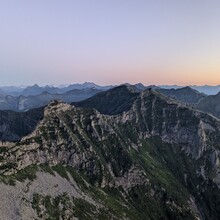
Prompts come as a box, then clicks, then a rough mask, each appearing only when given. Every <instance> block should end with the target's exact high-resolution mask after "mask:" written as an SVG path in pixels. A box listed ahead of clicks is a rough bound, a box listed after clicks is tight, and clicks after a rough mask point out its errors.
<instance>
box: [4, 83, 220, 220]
mask: <svg viewBox="0 0 220 220" xmlns="http://www.w3.org/2000/svg"><path fill="white" fill-rule="evenodd" d="M186 90H187V91H188V92H189V93H190V94H191V92H194V93H195V94H197V95H195V96H191V97H190V100H191V102H190V103H191V104H189V103H186V102H185V101H184V100H185V96H182V95H179V90H177V92H176V90H174V91H172V92H173V93H172V94H169V95H164V94H162V93H161V92H160V91H157V90H154V89H152V88H150V87H149V88H147V89H146V90H143V91H140V89H137V88H136V87H135V86H130V85H129V86H128V85H122V86H119V87H115V88H111V89H110V90H107V91H103V92H100V93H97V94H95V95H94V96H93V97H90V98H88V99H86V100H84V101H80V102H74V103H72V104H67V103H64V102H60V101H52V102H50V103H49V105H47V106H46V107H41V108H38V109H33V110H29V111H27V112H13V111H1V112H0V115H1V118H0V129H1V136H0V139H1V141H2V142H0V173H1V174H0V185H1V187H0V189H1V190H0V196H1V198H2V199H1V201H0V213H1V214H0V216H1V218H2V219H83V220H84V219H134V220H138V219H141V220H142V219H167V220H172V219H173V220H174V219H175V220H176V219H187V220H190V219H210V220H214V219H219V218H220V206H219V201H220V188H219V187H220V176H219V173H220V170H219V167H220V165H219V155H220V153H219V152H220V151H219V150H220V144H219V143H220V142H219V140H220V120H219V119H218V118H216V117H213V116H212V115H210V114H207V113H204V112H202V111H201V110H196V107H195V106H196V105H197V103H198V102H202V101H204V100H205V99H206V98H207V97H209V96H205V95H203V94H198V92H196V91H194V90H189V88H186ZM194 93H193V94H194ZM173 94H176V97H175V98H174V97H173ZM177 97H179V99H180V100H179V99H178V98H177ZM31 119H33V120H31Z"/></svg>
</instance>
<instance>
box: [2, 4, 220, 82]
mask: <svg viewBox="0 0 220 220" xmlns="http://www.w3.org/2000/svg"><path fill="white" fill-rule="evenodd" d="M82 82H95V83H97V84H101V85H109V84H114V85H115V84H121V83H125V82H129V83H138V82H141V83H143V84H145V85H151V84H156V85H162V84H169V85H173V84H178V85H195V84H197V85H203V84H209V85H217V84H220V1H219V0H183V1H179V0H0V85H32V84H35V83H38V84H39V85H46V84H66V83H82Z"/></svg>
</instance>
